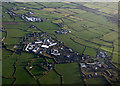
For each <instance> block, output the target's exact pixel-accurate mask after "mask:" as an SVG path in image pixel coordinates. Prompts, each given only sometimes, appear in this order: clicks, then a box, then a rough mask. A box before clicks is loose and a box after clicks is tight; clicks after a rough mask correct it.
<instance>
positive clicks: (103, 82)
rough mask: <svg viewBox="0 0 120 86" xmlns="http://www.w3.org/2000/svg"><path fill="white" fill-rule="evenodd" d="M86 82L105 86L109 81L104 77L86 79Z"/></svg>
mask: <svg viewBox="0 0 120 86" xmlns="http://www.w3.org/2000/svg"><path fill="white" fill-rule="evenodd" d="M87 84H88V86H89V85H91V84H99V85H101V86H106V85H107V86H109V83H108V82H107V81H106V79H105V78H104V77H100V78H90V79H87Z"/></svg>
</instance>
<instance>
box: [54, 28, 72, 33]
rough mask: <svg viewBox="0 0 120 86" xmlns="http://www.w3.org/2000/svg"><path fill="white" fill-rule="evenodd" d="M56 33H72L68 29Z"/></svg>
mask: <svg viewBox="0 0 120 86" xmlns="http://www.w3.org/2000/svg"><path fill="white" fill-rule="evenodd" d="M55 33H57V34H67V33H71V31H69V30H67V29H65V30H63V29H60V30H58V31H55Z"/></svg>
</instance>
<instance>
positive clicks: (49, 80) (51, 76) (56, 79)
mask: <svg viewBox="0 0 120 86" xmlns="http://www.w3.org/2000/svg"><path fill="white" fill-rule="evenodd" d="M39 81H40V83H41V84H43V86H44V84H58V85H60V83H61V82H60V76H59V75H57V74H56V72H55V71H53V70H51V71H50V72H48V73H47V74H46V75H45V76H43V77H42V78H40V79H39Z"/></svg>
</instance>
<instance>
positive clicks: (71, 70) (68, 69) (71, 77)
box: [55, 63, 83, 84]
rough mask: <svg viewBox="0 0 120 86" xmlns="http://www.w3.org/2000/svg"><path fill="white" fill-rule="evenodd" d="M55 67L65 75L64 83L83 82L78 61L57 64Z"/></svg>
mask: <svg viewBox="0 0 120 86" xmlns="http://www.w3.org/2000/svg"><path fill="white" fill-rule="evenodd" d="M55 69H56V71H57V72H58V73H60V74H61V75H62V76H63V84H83V82H82V79H81V76H80V71H79V67H78V64H77V63H68V64H57V65H56V66H55Z"/></svg>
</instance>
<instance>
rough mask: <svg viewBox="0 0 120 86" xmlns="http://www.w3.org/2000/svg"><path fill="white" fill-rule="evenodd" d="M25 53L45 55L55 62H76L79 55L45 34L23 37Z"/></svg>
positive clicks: (32, 34)
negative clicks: (53, 58) (52, 58)
mask: <svg viewBox="0 0 120 86" xmlns="http://www.w3.org/2000/svg"><path fill="white" fill-rule="evenodd" d="M25 43H26V47H25V51H27V52H34V53H36V54H40V55H43V54H47V55H50V56H51V57H55V59H56V62H58V63H60V62H73V61H76V60H78V59H77V58H78V57H80V55H79V54H78V53H77V52H74V51H73V50H72V49H70V48H68V47H65V46H64V45H62V44H61V42H58V41H57V40H55V39H53V38H52V37H49V36H48V35H47V34H46V33H43V32H41V33H36V32H34V33H31V34H27V35H26V37H25Z"/></svg>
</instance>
